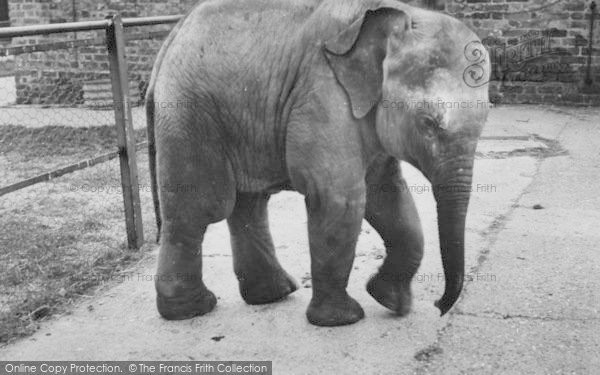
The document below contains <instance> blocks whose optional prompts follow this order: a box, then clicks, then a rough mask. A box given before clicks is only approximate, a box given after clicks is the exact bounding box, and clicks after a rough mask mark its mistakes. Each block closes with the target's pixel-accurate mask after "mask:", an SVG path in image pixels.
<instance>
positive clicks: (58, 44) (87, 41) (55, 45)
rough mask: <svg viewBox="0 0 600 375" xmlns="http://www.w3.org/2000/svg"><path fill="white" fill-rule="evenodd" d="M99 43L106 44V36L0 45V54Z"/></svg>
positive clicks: (14, 53) (8, 54) (18, 53)
mask: <svg viewBox="0 0 600 375" xmlns="http://www.w3.org/2000/svg"><path fill="white" fill-rule="evenodd" d="M101 45H106V38H104V37H99V38H88V39H75V40H67V41H64V42H53V43H43V44H27V45H21V46H14V47H6V48H2V47H0V56H16V55H23V54H26V53H34V52H46V51H56V50H63V49H71V48H79V47H92V46H101Z"/></svg>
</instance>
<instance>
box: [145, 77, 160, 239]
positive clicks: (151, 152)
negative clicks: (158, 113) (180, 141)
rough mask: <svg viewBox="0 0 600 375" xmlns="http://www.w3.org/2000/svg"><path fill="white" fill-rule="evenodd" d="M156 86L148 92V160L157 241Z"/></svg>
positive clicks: (158, 231)
mask: <svg viewBox="0 0 600 375" xmlns="http://www.w3.org/2000/svg"><path fill="white" fill-rule="evenodd" d="M154 109H155V105H154V86H151V87H150V88H149V90H148V92H147V93H146V125H147V131H148V162H149V164H150V186H151V188H152V201H153V202H154V214H155V215H156V231H157V232H156V242H159V241H160V229H161V226H162V220H161V217H160V202H159V201H158V183H157V180H156V141H155V136H154Z"/></svg>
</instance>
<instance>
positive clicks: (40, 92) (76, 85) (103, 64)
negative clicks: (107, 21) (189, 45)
mask: <svg viewBox="0 0 600 375" xmlns="http://www.w3.org/2000/svg"><path fill="white" fill-rule="evenodd" d="M195 2H196V1H195V0H169V1H165V0H77V1H75V2H73V1H72V0H10V2H9V4H10V16H11V20H12V24H13V25H14V26H20V25H31V24H44V23H60V22H69V21H85V20H98V19H103V18H105V17H106V16H107V15H110V14H114V13H117V12H118V13H120V14H121V15H122V16H123V17H143V16H155V15H170V14H181V13H184V12H185V11H186V10H187V9H189V8H190V7H191V6H192V5H193V4H194V3H195ZM171 27H172V25H164V26H151V27H140V28H128V29H127V33H142V32H148V31H152V32H155V31H160V30H163V31H168V30H169V29H170V28H171ZM103 36H104V32H103V31H92V32H78V33H64V34H54V35H50V36H35V37H27V38H16V39H14V40H13V42H12V45H23V44H34V43H36V44H37V43H52V42H57V41H65V40H75V39H77V40H79V39H86V38H99V37H103ZM162 40H163V38H162V37H157V38H154V39H149V40H136V41H130V42H128V43H127V47H126V55H127V60H128V68H129V77H130V80H133V81H135V82H136V83H137V84H139V87H140V92H142V93H143V92H144V90H145V87H146V85H147V82H148V79H149V76H150V72H151V70H152V65H153V63H154V58H155V57H156V54H157V52H158V49H159V48H160V46H161V44H162ZM15 65H16V71H15V80H16V88H17V104H66V105H74V104H82V103H83V101H84V99H83V98H84V95H83V84H84V82H88V81H91V80H98V79H107V78H108V77H109V65H108V56H107V52H106V46H105V45H103V44H101V43H98V42H96V43H90V45H88V46H82V47H77V48H69V49H62V50H56V51H45V52H36V53H28V54H22V55H18V56H16V58H15Z"/></svg>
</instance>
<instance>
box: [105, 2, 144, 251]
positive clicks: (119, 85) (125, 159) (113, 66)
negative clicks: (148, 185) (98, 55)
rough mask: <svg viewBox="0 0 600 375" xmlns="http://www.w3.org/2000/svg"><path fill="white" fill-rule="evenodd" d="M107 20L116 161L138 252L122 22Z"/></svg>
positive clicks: (141, 237)
mask: <svg viewBox="0 0 600 375" xmlns="http://www.w3.org/2000/svg"><path fill="white" fill-rule="evenodd" d="M109 18H110V19H111V21H112V22H111V23H110V26H109V27H108V28H107V29H106V44H107V48H108V56H109V60H110V75H111V80H112V91H113V102H114V110H115V123H116V126H117V136H118V146H119V160H120V162H121V186H122V188H123V201H124V203H125V224H126V228H127V244H128V246H129V248H131V249H138V248H140V247H141V246H142V244H143V242H144V234H143V228H142V210H141V206H140V192H139V188H138V176H137V162H136V155H135V137H134V132H133V123H132V119H131V107H130V103H129V83H128V76H127V60H126V59H125V38H124V35H123V22H122V20H121V16H120V15H118V14H117V15H114V16H111V17H109Z"/></svg>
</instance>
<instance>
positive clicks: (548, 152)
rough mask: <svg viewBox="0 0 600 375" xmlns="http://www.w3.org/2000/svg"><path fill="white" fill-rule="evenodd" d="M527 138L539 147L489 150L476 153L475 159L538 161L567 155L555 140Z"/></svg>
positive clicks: (537, 136)
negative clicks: (530, 159) (523, 158)
mask: <svg viewBox="0 0 600 375" xmlns="http://www.w3.org/2000/svg"><path fill="white" fill-rule="evenodd" d="M528 138H529V139H531V140H532V141H535V143H538V144H539V146H533V147H516V148H514V149H511V150H510V151H494V150H491V151H487V152H477V153H476V154H475V157H476V158H479V159H506V158H511V157H519V156H531V157H534V158H538V159H545V158H549V157H554V156H562V155H568V151H567V150H566V149H564V148H563V147H562V146H561V144H560V143H559V142H558V141H557V140H554V139H548V138H544V137H541V136H539V135H537V134H532V135H531V136H530V137H528ZM511 140H512V139H511V138H505V139H500V140H497V141H499V142H502V141H506V142H510V141H511ZM519 140H521V138H519Z"/></svg>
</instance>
